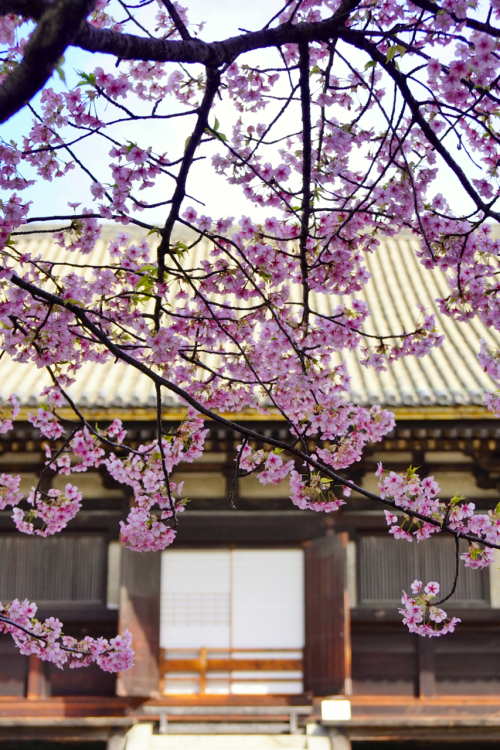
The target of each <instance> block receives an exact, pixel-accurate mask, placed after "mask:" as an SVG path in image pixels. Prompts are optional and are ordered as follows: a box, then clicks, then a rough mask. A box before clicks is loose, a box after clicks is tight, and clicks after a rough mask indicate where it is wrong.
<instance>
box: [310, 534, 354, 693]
mask: <svg viewBox="0 0 500 750" xmlns="http://www.w3.org/2000/svg"><path fill="white" fill-rule="evenodd" d="M344 541H345V540H344V539H343V538H342V537H341V535H339V534H335V533H333V531H330V534H329V535H328V536H324V537H320V538H319V539H314V540H313V541H311V542H309V543H307V544H306V545H305V547H304V551H305V610H306V613H305V614H306V617H305V620H306V646H305V649H304V689H305V691H306V692H312V693H313V694H315V695H338V694H340V693H344V692H345V690H346V685H347V688H348V690H349V687H350V673H349V670H350V645H349V640H350V639H349V633H348V632H347V631H348V628H349V613H348V612H346V605H348V597H347V596H346V593H345V545H344Z"/></svg>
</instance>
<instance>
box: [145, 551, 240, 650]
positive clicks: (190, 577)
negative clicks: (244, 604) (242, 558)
mask: <svg viewBox="0 0 500 750" xmlns="http://www.w3.org/2000/svg"><path fill="white" fill-rule="evenodd" d="M230 563H231V558H230V552H229V550H169V551H168V552H166V553H163V555H162V571H161V610H160V622H161V627H160V646H161V648H169V649H172V648H176V649H178V648H181V649H184V648H190V649H191V648H195V649H197V648H201V647H207V648H229V646H230V645H231V643H230V640H231V636H230V632H231V629H230V623H231V620H230V592H231V587H230V581H231V573H230Z"/></svg>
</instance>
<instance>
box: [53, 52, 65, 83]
mask: <svg viewBox="0 0 500 750" xmlns="http://www.w3.org/2000/svg"><path fill="white" fill-rule="evenodd" d="M63 62H64V57H61V59H60V60H59V61H58V62H57V65H56V66H55V69H56V70H57V73H58V75H59V78H60V79H61V81H62V82H63V83H66V75H65V73H64V70H63V69H62V64H63Z"/></svg>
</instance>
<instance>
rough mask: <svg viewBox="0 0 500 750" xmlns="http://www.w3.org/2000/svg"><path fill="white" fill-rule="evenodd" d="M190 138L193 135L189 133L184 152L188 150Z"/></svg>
mask: <svg viewBox="0 0 500 750" xmlns="http://www.w3.org/2000/svg"><path fill="white" fill-rule="evenodd" d="M190 140H191V136H190V135H188V137H187V138H186V143H185V144H184V152H186V151H187V147H188V146H189V141H190Z"/></svg>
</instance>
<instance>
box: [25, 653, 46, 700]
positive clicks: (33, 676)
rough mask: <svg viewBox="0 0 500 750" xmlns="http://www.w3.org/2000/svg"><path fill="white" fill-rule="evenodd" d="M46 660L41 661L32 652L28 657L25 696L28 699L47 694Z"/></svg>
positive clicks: (42, 696)
mask: <svg viewBox="0 0 500 750" xmlns="http://www.w3.org/2000/svg"><path fill="white" fill-rule="evenodd" d="M46 666H47V665H46V662H43V661H42V660H41V659H38V657H36V656H34V654H30V655H29V657H28V684H27V689H26V697H27V698H28V700H39V699H40V698H47V697H48V695H49V683H48V680H47V672H46Z"/></svg>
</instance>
